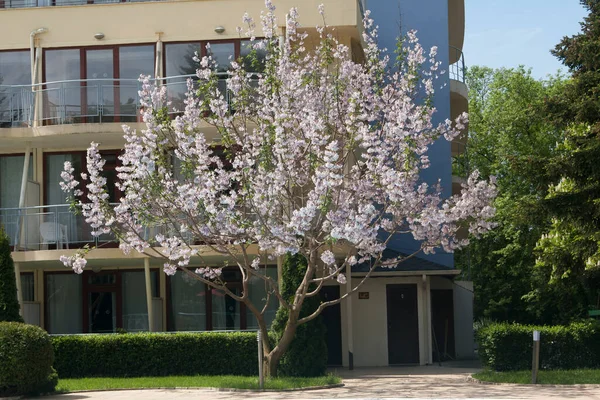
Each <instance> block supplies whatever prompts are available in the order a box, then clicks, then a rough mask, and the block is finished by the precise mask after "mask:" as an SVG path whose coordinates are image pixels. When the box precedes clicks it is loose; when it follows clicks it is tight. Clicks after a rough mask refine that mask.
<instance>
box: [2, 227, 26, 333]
mask: <svg viewBox="0 0 600 400" xmlns="http://www.w3.org/2000/svg"><path fill="white" fill-rule="evenodd" d="M0 321H16V322H23V318H21V315H20V314H19V301H18V300H17V283H16V281H15V266H14V264H13V259H12V256H11V255H10V241H9V238H8V235H7V234H6V232H4V228H2V226H0Z"/></svg>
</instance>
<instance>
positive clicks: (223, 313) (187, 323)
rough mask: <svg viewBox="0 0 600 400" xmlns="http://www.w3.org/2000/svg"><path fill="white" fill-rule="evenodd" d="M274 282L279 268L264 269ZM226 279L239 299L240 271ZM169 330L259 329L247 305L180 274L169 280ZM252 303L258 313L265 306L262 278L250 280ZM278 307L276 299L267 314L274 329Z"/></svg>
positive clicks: (265, 294)
mask: <svg viewBox="0 0 600 400" xmlns="http://www.w3.org/2000/svg"><path fill="white" fill-rule="evenodd" d="M260 273H266V274H267V275H268V276H269V277H271V278H273V279H274V280H276V279H277V268H275V267H268V268H263V269H261V272H260ZM223 279H225V280H226V281H227V287H228V288H229V290H231V291H232V292H233V293H234V294H236V295H240V294H241V290H242V284H241V281H240V276H239V271H238V270H236V269H233V268H232V269H230V270H225V271H224V273H223ZM169 289H170V290H169V300H170V310H169V318H168V321H169V330H171V331H204V330H239V329H257V328H258V324H257V322H256V318H255V317H254V315H253V314H252V312H251V311H249V310H247V309H246V307H245V305H244V304H242V303H240V302H237V301H236V300H234V299H233V298H231V297H230V296H228V295H227V294H225V293H224V292H223V291H220V290H217V289H213V288H210V287H208V286H207V285H205V284H204V283H202V282H200V281H198V280H197V279H194V278H193V277H190V276H189V275H187V274H186V273H183V272H178V273H177V274H175V276H173V277H171V278H170V279H169ZM249 295H250V299H251V300H252V302H253V304H254V305H255V306H256V307H257V308H258V309H259V310H262V308H263V307H264V305H265V302H266V298H267V289H266V286H265V282H264V281H263V280H262V279H260V278H256V277H255V278H252V279H251V280H250V289H249ZM278 307H279V302H278V301H277V298H276V297H275V296H274V295H273V296H271V298H270V299H269V305H268V307H267V311H266V313H265V319H266V322H267V324H268V325H271V322H273V319H274V318H275V313H276V312H277V308H278Z"/></svg>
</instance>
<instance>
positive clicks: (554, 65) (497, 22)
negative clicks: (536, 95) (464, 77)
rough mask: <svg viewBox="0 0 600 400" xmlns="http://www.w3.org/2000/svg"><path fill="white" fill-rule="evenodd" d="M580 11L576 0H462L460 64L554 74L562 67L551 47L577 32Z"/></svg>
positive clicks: (543, 74) (581, 18) (540, 76)
mask: <svg viewBox="0 0 600 400" xmlns="http://www.w3.org/2000/svg"><path fill="white" fill-rule="evenodd" d="M585 11H586V10H585V9H584V8H583V7H582V6H581V5H580V3H579V0H465V12H466V32H465V45H464V47H463V50H464V54H465V62H466V63H467V65H486V66H489V67H493V68H500V67H516V66H518V65H519V64H523V65H525V66H527V67H531V68H532V73H533V75H534V76H535V77H537V78H542V77H545V76H546V75H547V74H553V73H555V72H556V71H557V70H558V69H559V68H562V64H561V63H560V62H559V61H558V60H557V59H556V58H555V57H554V56H553V55H552V54H550V49H552V48H554V46H555V45H556V44H557V43H558V42H559V41H560V39H561V38H562V37H563V36H571V35H573V34H576V33H578V32H579V31H580V25H579V22H580V21H582V20H583V17H584V16H585V15H586V12H585Z"/></svg>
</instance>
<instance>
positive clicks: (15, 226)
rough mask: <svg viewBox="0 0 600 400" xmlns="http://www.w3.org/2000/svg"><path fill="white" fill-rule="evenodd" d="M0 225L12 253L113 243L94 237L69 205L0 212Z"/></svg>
mask: <svg viewBox="0 0 600 400" xmlns="http://www.w3.org/2000/svg"><path fill="white" fill-rule="evenodd" d="M0 225H2V226H3V227H4V229H5V231H6V233H7V235H8V237H9V240H10V245H11V247H13V248H14V250H15V251H28V250H46V249H69V248H81V247H83V246H85V245H86V244H88V245H96V246H97V245H99V244H102V243H108V242H114V241H115V238H114V237H113V236H112V235H110V234H105V235H101V236H98V237H95V236H93V235H92V232H91V228H90V227H89V225H88V224H86V223H85V221H84V217H83V216H81V215H75V214H74V213H73V212H71V210H70V205H69V204H58V205H46V206H35V207H24V208H0Z"/></svg>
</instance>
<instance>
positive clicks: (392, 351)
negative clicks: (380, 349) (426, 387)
mask: <svg viewBox="0 0 600 400" xmlns="http://www.w3.org/2000/svg"><path fill="white" fill-rule="evenodd" d="M386 294H387V321H388V360H389V363H390V365H395V364H418V363H419V324H418V322H419V318H418V307H417V285H387V287H386Z"/></svg>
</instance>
